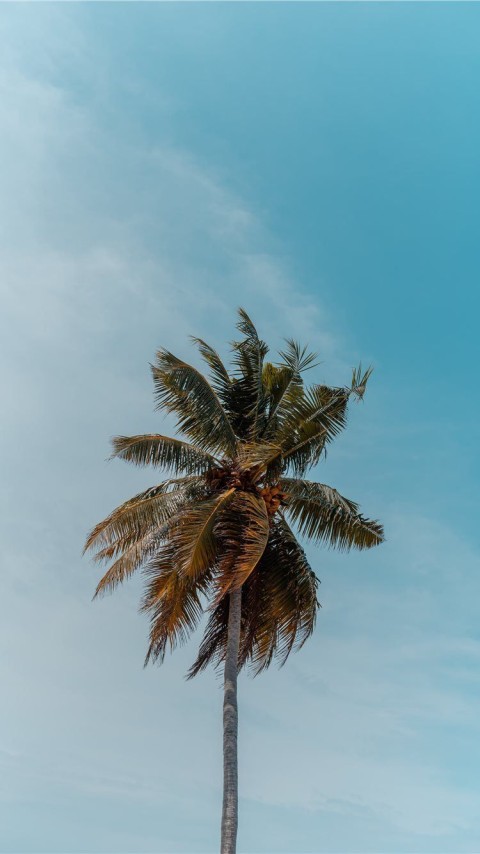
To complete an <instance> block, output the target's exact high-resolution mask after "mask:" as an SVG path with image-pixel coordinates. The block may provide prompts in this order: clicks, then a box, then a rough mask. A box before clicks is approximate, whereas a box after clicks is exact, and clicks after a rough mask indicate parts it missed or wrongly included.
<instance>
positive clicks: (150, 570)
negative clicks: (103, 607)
mask: <svg viewBox="0 0 480 854" xmlns="http://www.w3.org/2000/svg"><path fill="white" fill-rule="evenodd" d="M145 574H146V576H147V578H148V579H149V581H148V583H147V588H146V592H145V596H144V599H143V602H142V606H141V608H142V610H143V611H145V612H147V613H149V614H150V619H151V627H150V643H149V647H148V650H147V655H146V658H145V664H147V663H148V661H150V660H152V661H158V662H159V663H161V662H162V661H163V659H164V657H165V652H166V649H167V645H169V646H170V649H172V650H173V649H174V648H175V646H176V645H177V644H179V643H184V642H185V641H186V640H187V639H188V637H189V635H190V633H191V632H192V631H193V630H194V629H195V628H196V626H197V624H198V621H199V619H200V617H201V615H202V613H203V609H202V604H201V596H202V594H203V593H205V592H206V590H207V589H208V584H209V580H210V576H211V570H207V572H205V573H204V574H203V576H201V577H199V578H194V577H192V576H191V575H185V574H181V573H179V572H178V566H177V552H176V547H175V543H174V541H173V540H171V541H169V542H167V543H166V544H165V546H164V547H163V548H162V550H161V551H160V552H159V553H158V554H157V555H155V556H154V557H153V558H152V560H151V561H150V563H149V564H148V565H147V567H146V569H145Z"/></svg>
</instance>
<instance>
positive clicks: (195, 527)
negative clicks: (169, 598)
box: [172, 489, 235, 579]
mask: <svg viewBox="0 0 480 854" xmlns="http://www.w3.org/2000/svg"><path fill="white" fill-rule="evenodd" d="M234 494H235V490H234V489H227V490H226V491H225V492H222V493H220V495H215V496H214V497H213V498H209V499H205V500H203V501H201V502H199V503H198V504H193V505H192V506H190V507H188V508H187V510H186V511H185V512H184V513H183V515H182V516H181V518H180V521H179V523H178V525H176V526H175V529H174V531H173V534H172V543H173V546H174V547H175V550H176V561H177V567H178V572H179V574H180V575H186V576H189V577H191V578H193V579H196V578H199V577H200V576H201V575H202V574H203V573H204V572H206V571H207V570H208V569H209V568H210V567H211V566H213V564H214V563H215V555H216V550H217V542H216V535H215V532H214V529H215V525H216V522H217V521H218V518H219V515H220V514H224V513H225V512H226V511H227V510H228V506H229V504H230V503H231V502H232V500H233V497H234Z"/></svg>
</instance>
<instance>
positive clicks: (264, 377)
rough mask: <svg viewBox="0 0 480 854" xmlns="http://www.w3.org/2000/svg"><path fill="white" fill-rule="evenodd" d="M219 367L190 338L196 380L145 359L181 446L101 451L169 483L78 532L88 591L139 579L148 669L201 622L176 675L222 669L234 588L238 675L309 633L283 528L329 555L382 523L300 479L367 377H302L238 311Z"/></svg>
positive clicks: (136, 439)
mask: <svg viewBox="0 0 480 854" xmlns="http://www.w3.org/2000/svg"><path fill="white" fill-rule="evenodd" d="M237 328H238V329H239V331H240V333H241V336H242V337H241V340H240V341H236V342H234V343H233V345H232V348H233V370H232V372H231V373H229V372H228V371H227V369H226V368H225V366H224V364H223V363H222V361H221V359H220V357H219V356H218V354H217V353H216V352H215V350H213V349H212V348H211V347H210V346H209V345H208V344H206V343H205V342H204V341H202V340H200V339H198V338H195V339H193V340H194V342H195V343H196V345H197V346H198V348H199V351H200V354H201V356H202V358H203V359H204V361H205V362H206V363H207V365H208V368H209V373H210V379H206V378H205V376H203V375H202V373H200V372H199V371H198V370H197V369H196V368H194V367H192V366H191V365H188V364H186V363H185V362H183V361H182V360H181V359H178V358H176V357H175V356H173V355H172V353H170V352H168V351H167V350H163V349H162V350H159V351H158V353H157V356H156V362H155V364H154V365H153V366H152V372H153V381H154V385H155V395H156V399H157V404H158V408H160V409H164V410H165V411H166V412H169V413H174V414H175V416H176V418H177V428H178V430H179V431H180V433H181V434H182V435H183V438H182V439H179V438H176V439H173V438H169V437H167V436H162V435H157V434H154V435H143V436H131V437H125V436H118V437H116V438H115V439H113V456H114V457H120V458H122V459H124V460H127V461H129V462H132V463H134V464H136V465H147V464H150V465H153V466H154V467H159V468H163V469H166V470H167V471H169V473H170V475H171V479H169V480H166V481H164V482H162V483H160V484H158V485H157V486H154V487H152V488H151V489H147V490H146V491H144V492H141V493H140V494H139V495H136V496H135V497H134V498H132V499H130V500H129V501H127V502H126V503H125V504H122V505H121V506H120V507H118V508H117V509H116V510H114V511H113V513H111V515H110V516H108V517H107V518H106V519H105V520H104V521H103V522H100V523H99V524H98V525H97V526H96V527H95V528H94V529H93V530H92V532H91V533H90V534H89V536H88V538H87V541H86V546H85V549H91V550H93V551H94V552H95V553H96V555H95V559H96V560H98V561H106V562H109V563H110V567H109V568H108V570H107V571H106V573H105V574H104V576H103V578H102V579H101V581H100V582H99V584H98V587H97V591H96V594H95V595H97V594H99V593H104V592H106V591H109V590H113V589H114V588H115V587H116V585H117V584H119V583H120V582H122V581H123V580H124V579H126V578H127V577H129V576H130V575H131V574H132V573H133V572H135V570H137V569H139V568H143V570H144V573H145V577H146V587H145V594H144V598H143V602H142V609H143V610H145V611H146V612H148V614H149V615H150V617H151V631H150V643H149V647H148V652H147V656H146V661H149V660H158V661H160V662H161V661H162V660H163V658H164V656H165V652H166V650H167V648H168V647H170V648H171V649H173V648H174V647H175V645H176V644H177V643H179V642H183V641H185V640H186V639H187V638H188V637H189V635H190V633H191V632H192V631H193V630H194V629H195V627H196V626H197V624H198V622H199V621H200V619H201V617H202V614H203V613H204V612H205V610H207V611H208V614H209V619H208V622H207V625H206V628H205V633H204V636H203V640H202V642H201V645H200V649H199V652H198V656H197V659H196V661H195V662H194V664H193V665H192V667H191V669H190V671H189V675H190V676H194V675H195V674H197V673H198V672H199V671H200V670H202V669H203V668H204V667H206V666H207V665H208V664H209V663H210V662H212V663H214V664H215V665H218V664H220V663H221V662H222V661H224V660H225V655H226V649H227V635H228V617H229V603H230V601H231V597H230V595H229V594H231V593H233V592H234V591H235V590H239V589H240V588H241V589H242V600H241V620H240V641H239V654H238V666H239V668H241V667H243V666H244V665H247V664H248V665H249V666H250V667H251V668H252V669H253V672H254V673H258V672H260V671H261V670H263V669H264V668H266V667H268V666H269V664H270V663H271V662H272V660H273V659H276V660H277V661H279V662H280V663H284V662H285V661H286V659H287V657H288V655H289V654H290V652H291V651H292V650H293V649H297V648H299V647H300V646H302V644H303V643H304V642H305V640H306V639H307V638H308V637H309V635H310V634H311V633H312V630H313V628H314V625H315V618H316V613H317V609H318V606H319V603H318V600H317V585H318V580H317V578H316V576H315V573H314V572H313V570H312V569H311V567H310V566H309V563H308V561H307V558H306V555H305V552H304V550H303V549H302V547H301V546H300V544H299V543H298V541H297V539H296V537H295V534H294V533H293V531H292V528H291V527H290V525H291V524H293V525H294V526H296V527H297V529H298V531H299V533H300V534H301V535H303V536H305V537H307V538H311V539H313V540H314V541H316V542H323V543H326V544H327V545H330V546H334V547H336V548H340V549H350V548H351V547H354V548H358V549H365V548H371V547H372V546H376V545H378V544H379V543H380V542H382V540H383V529H382V526H381V525H380V524H379V523H378V522H376V521H372V520H369V519H366V518H365V517H364V516H362V515H360V513H359V510H358V505H357V504H355V503H354V502H353V501H350V500H348V499H346V498H343V497H342V496H341V495H340V494H339V493H338V492H337V491H336V490H335V489H333V488H332V487H330V486H326V485H325V484H322V483H313V482H311V481H308V480H305V475H306V472H307V470H308V469H309V468H310V467H312V466H314V465H315V464H316V463H317V462H318V461H319V460H320V458H321V456H322V454H323V453H324V452H325V450H326V447H327V445H328V443H329V442H331V441H332V439H334V438H335V437H336V436H337V435H338V433H339V432H340V431H341V430H342V429H343V428H344V427H345V424H346V414H347V405H348V402H349V400H350V398H351V397H352V395H353V396H357V397H362V396H363V393H364V390H365V386H366V383H367V381H368V378H369V375H370V373H371V371H370V370H367V371H366V372H362V370H361V368H359V369H358V370H354V372H353V377H352V382H351V385H350V386H348V387H341V388H331V387H328V386H325V385H315V384H314V385H310V386H309V387H306V386H305V385H304V382H303V378H302V375H303V373H304V372H305V371H306V370H307V369H308V368H310V367H312V365H313V364H314V361H315V358H316V356H315V354H312V353H309V352H308V351H307V350H306V349H305V348H301V347H300V346H299V345H298V344H297V343H295V342H294V341H291V340H289V341H287V342H286V346H285V349H284V351H283V352H281V353H280V354H279V361H278V362H276V363H271V362H267V361H266V356H267V352H268V347H267V346H266V344H265V343H264V342H263V341H262V340H261V339H260V338H259V336H258V334H257V331H256V329H255V327H254V325H253V324H252V322H251V320H250V319H249V317H248V315H247V314H246V313H245V312H244V311H243V310H242V309H241V310H240V311H239V322H238V324H237Z"/></svg>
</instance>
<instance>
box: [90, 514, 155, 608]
mask: <svg viewBox="0 0 480 854" xmlns="http://www.w3.org/2000/svg"><path fill="white" fill-rule="evenodd" d="M168 531H169V525H168V523H166V524H165V525H163V526H162V528H159V529H157V530H154V531H149V532H148V533H146V534H144V535H143V536H137V537H130V538H124V540H122V541H121V542H120V545H119V544H118V543H117V544H115V545H113V546H108V547H106V548H104V549H102V550H101V552H99V554H98V555H96V559H98V560H109V559H110V558H111V557H114V556H115V555H118V554H119V555H120V556H119V557H117V559H116V560H115V561H114V562H113V564H112V565H111V566H110V567H109V569H108V570H107V572H106V573H105V575H104V576H103V577H102V578H101V579H100V581H99V582H98V584H97V588H96V590H95V594H94V597H93V598H94V599H96V598H97V596H100V595H103V594H105V593H111V592H113V590H115V588H116V587H118V585H119V584H121V583H122V582H123V581H125V580H126V579H127V578H129V577H130V576H131V575H133V573H134V572H135V571H136V570H137V569H139V567H141V566H142V565H143V564H144V563H145V561H146V560H148V558H149V557H151V555H152V554H153V553H154V552H155V551H156V550H157V549H158V548H159V545H160V543H161V541H162V539H164V538H165V537H166V536H167V535H168Z"/></svg>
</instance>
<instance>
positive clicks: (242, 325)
mask: <svg viewBox="0 0 480 854" xmlns="http://www.w3.org/2000/svg"><path fill="white" fill-rule="evenodd" d="M238 313H239V316H240V320H239V321H238V323H237V329H239V330H240V332H241V333H242V334H243V335H244V336H245V338H244V340H243V341H234V342H233V344H232V349H233V353H234V356H233V363H234V365H235V368H236V376H235V377H234V382H233V384H232V390H231V413H232V414H231V419H232V423H233V426H234V430H235V433H236V434H237V436H239V437H241V438H242V439H248V440H250V441H254V440H255V439H256V438H257V437H258V436H259V435H260V433H261V431H262V429H263V427H264V425H265V418H266V412H267V406H268V397H267V395H266V393H265V389H264V385H263V363H264V359H265V356H266V354H267V353H268V347H267V345H266V344H265V342H264V341H262V340H261V339H260V337H259V335H258V332H257V330H256V329H255V326H254V325H253V323H252V321H251V320H250V318H249V317H248V315H247V313H246V312H245V311H244V310H243V309H242V308H240V309H239V310H238Z"/></svg>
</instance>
